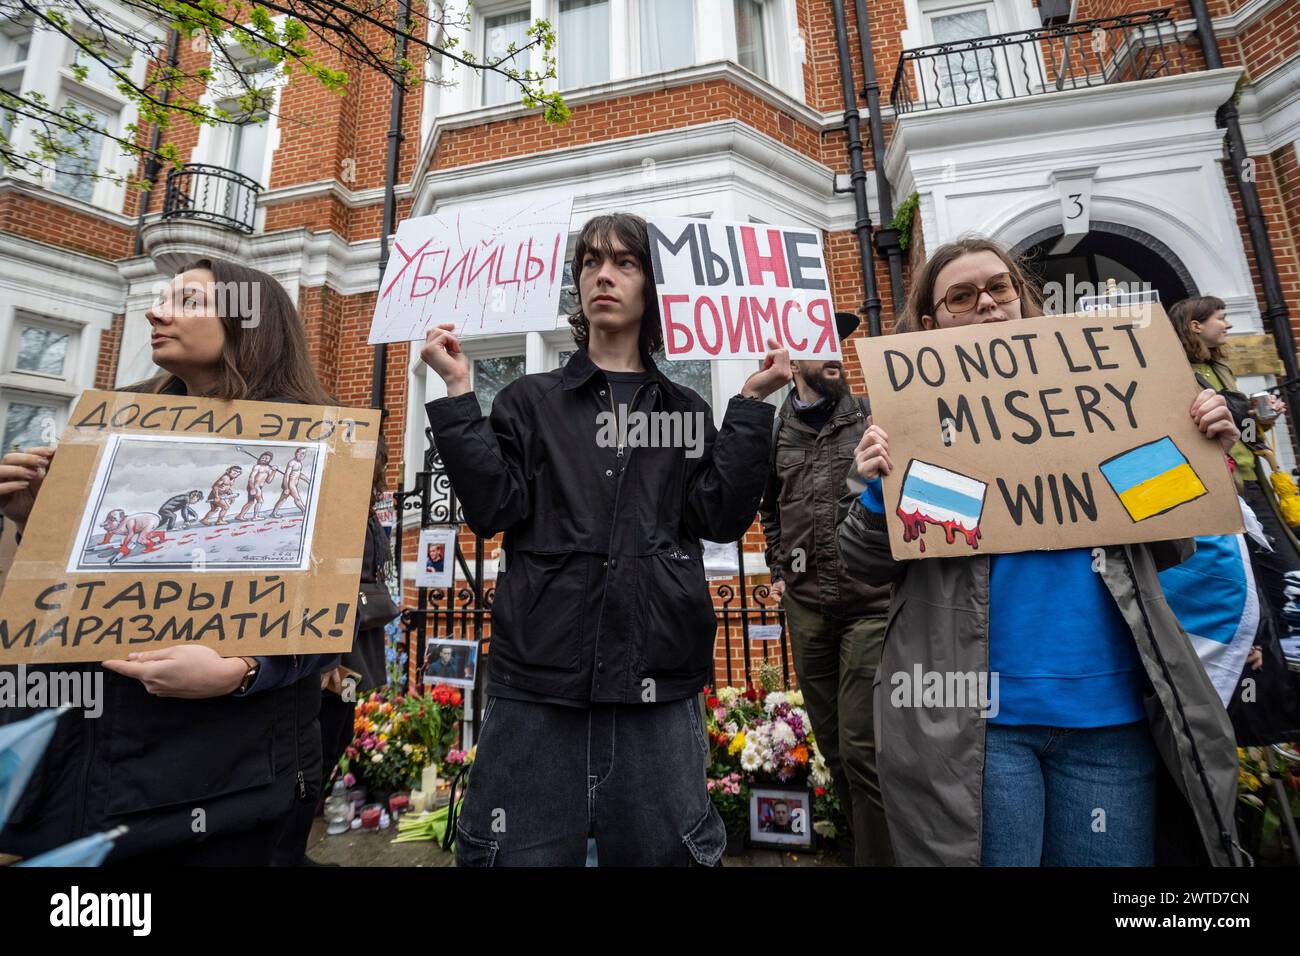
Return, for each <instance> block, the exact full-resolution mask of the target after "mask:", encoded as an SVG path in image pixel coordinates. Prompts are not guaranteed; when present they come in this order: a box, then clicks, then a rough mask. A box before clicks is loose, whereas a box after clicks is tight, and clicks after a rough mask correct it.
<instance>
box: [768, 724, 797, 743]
mask: <svg viewBox="0 0 1300 956" xmlns="http://www.w3.org/2000/svg"><path fill="white" fill-rule="evenodd" d="M772 739H773V740H774V741H775V742H776V743H778V744H785V745H786V746H787V747H793V746H794V745H795V742H796V739H795V735H794V731H793V730H791V729H790V725H789V724H787V723H786V722H785V721H784V720H778V721H777V722H776V723H774V724H773V725H772Z"/></svg>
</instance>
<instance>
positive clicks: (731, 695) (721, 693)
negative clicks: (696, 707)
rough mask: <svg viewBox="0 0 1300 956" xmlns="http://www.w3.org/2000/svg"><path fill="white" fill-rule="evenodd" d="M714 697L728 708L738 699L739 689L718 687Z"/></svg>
mask: <svg viewBox="0 0 1300 956" xmlns="http://www.w3.org/2000/svg"><path fill="white" fill-rule="evenodd" d="M714 696H715V697H717V698H718V700H719V701H720V702H721V703H722V704H723V705H724V706H726V707H730V706H731V705H732V704H734V703H735V702H736V701H737V700H738V699H739V698H740V688H739V687H720V688H719V689H718V692H717V693H716V694H714Z"/></svg>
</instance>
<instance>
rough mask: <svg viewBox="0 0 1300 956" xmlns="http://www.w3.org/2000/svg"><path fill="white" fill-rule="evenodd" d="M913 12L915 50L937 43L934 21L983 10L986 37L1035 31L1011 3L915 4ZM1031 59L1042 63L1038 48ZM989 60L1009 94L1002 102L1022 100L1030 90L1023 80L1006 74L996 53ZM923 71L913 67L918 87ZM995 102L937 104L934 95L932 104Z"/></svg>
mask: <svg viewBox="0 0 1300 956" xmlns="http://www.w3.org/2000/svg"><path fill="white" fill-rule="evenodd" d="M1029 9H1030V10H1031V11H1032V10H1033V9H1034V8H1032V7H1030V8H1029ZM916 10H917V14H918V27H919V31H918V32H919V35H920V43H919V44H916V45H918V46H931V45H933V44H935V43H938V42H940V41H938V40H936V39H935V36H934V20H935V18H936V17H946V16H952V15H954V14H959V13H969V12H972V11H975V10H983V11H985V12H986V13H987V14H988V22H989V32H988V34H987V36H1001V35H1003V34H1006V33H1014V32H1016V31H1018V30H1025V29H1033V28H1034V27H1033V26H1032V25H1031V26H1025V25H1024V24H1023V23H1021V22H1020V21H1019V19H1018V18H1017V16H1016V13H1017V10H1018V7H1017V6H1015V5H1014V4H1013V3H1012V2H1011V0H917V6H916ZM1041 26H1042V25H1041V24H1037V27H1038V28H1041ZM972 39H973V38H972ZM907 45H910V44H907V43H905V46H907ZM1034 55H1035V56H1038V57H1039V58H1040V60H1041V56H1042V51H1041V49H1039V48H1038V47H1037V46H1035V54H1034ZM990 58H991V60H992V62H993V69H994V70H995V71H996V73H997V77H998V85H999V87H1001V88H1004V89H1007V90H1009V91H1010V93H1009V95H1007V96H1003V97H1001V99H1008V98H1011V97H1015V96H1021V95H1024V94H1025V93H1026V92H1029V91H1030V89H1028V88H1026V85H1025V80H1024V78H1023V76H1019V75H1018V74H1017V72H1016V71H1015V70H1011V71H1010V72H1009V73H1008V71H1007V69H1006V61H1005V60H1002V61H999V59H998V57H997V54H996V51H990ZM1040 66H1043V67H1044V69H1045V65H1043V64H1041V63H1040ZM923 67H924V64H923V63H921V62H918V63H915V64H914V70H913V81H914V82H917V83H918V84H919V74H920V71H921V70H922V69H923ZM1043 75H1044V76H1046V75H1047V74H1046V73H1044V74H1043ZM931 85H932V84H930V83H927V84H926V86H925V87H924V88H925V89H926V91H927V92H926V96H927V99H928V98H929V95H930V94H929V87H930V86H931ZM1036 85H1037V83H1036V81H1031V86H1036ZM917 89H918V90H919V89H922V87H921V86H920V85H918V86H917ZM998 100H999V98H998V97H986V98H984V99H971V100H969V101H968V102H965V103H956V102H954V103H946V104H944V103H941V102H940V101H939V100H938V94H937V93H936V94H935V102H936V103H939V105H940V106H943V107H953V106H977V105H979V104H980V103H990V102H998Z"/></svg>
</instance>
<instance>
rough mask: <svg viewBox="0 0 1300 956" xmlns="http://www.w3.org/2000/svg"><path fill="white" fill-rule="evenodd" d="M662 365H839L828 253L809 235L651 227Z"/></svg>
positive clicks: (677, 224)
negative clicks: (785, 361)
mask: <svg viewBox="0 0 1300 956" xmlns="http://www.w3.org/2000/svg"><path fill="white" fill-rule="evenodd" d="M648 226H649V234H650V256H651V261H652V264H653V266H654V272H655V284H656V287H657V288H656V292H657V295H658V299H659V315H660V319H661V321H662V323H663V332H664V352H665V354H666V355H667V356H668V358H669V359H674V360H677V361H683V360H687V359H715V360H717V359H748V358H761V357H762V356H763V354H764V353H765V352H766V351H767V344H766V343H767V340H768V339H775V340H776V342H777V343H778V344H779V345H780V346H781V347H782V348H785V349H787V350H788V351H789V353H790V357H791V358H802V359H823V360H829V359H833V360H835V361H840V360H841V358H842V356H841V354H840V341H839V336H838V335H837V334H836V330H835V309H834V307H833V306H832V305H831V294H830V282H829V279H828V274H827V271H826V257H825V255H824V254H823V252H822V239H821V233H820V232H819V231H818V230H816V229H807V228H789V227H783V226H774V225H768V224H765V223H740V222H715V221H713V220H711V219H667V218H654V219H650V220H649V221H648Z"/></svg>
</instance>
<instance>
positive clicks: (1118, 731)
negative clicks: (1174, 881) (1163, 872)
mask: <svg viewBox="0 0 1300 956" xmlns="http://www.w3.org/2000/svg"><path fill="white" fill-rule="evenodd" d="M1157 759H1158V757H1157V755H1156V749H1155V744H1154V743H1153V742H1152V740H1151V731H1150V729H1149V728H1148V727H1147V723H1146V721H1138V722H1137V723H1132V724H1125V725H1123V726H1119V727H1096V728H1088V729H1078V730H1071V729H1065V728H1060V727H1034V726H1027V727H1009V726H1003V725H999V724H989V725H988V735H987V738H986V744H985V757H984V810H983V816H984V820H983V840H982V843H981V848H980V864H981V865H982V866H1151V865H1153V862H1154V852H1155V799H1156V760H1157Z"/></svg>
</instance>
